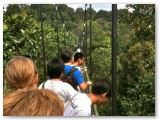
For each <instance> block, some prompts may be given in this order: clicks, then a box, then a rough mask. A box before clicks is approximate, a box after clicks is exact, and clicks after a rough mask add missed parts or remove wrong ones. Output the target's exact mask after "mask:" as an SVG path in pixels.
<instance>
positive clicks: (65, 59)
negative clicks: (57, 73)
mask: <svg viewBox="0 0 160 120" xmlns="http://www.w3.org/2000/svg"><path fill="white" fill-rule="evenodd" d="M72 55H73V52H72V51H71V50H70V49H65V50H64V51H62V53H61V56H60V57H61V59H62V60H63V62H64V63H67V62H69V61H70V60H71V59H72Z"/></svg>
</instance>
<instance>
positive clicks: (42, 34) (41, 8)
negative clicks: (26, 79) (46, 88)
mask: <svg viewBox="0 0 160 120" xmlns="http://www.w3.org/2000/svg"><path fill="white" fill-rule="evenodd" d="M40 18H41V35H42V46H43V66H44V80H46V65H45V45H44V35H43V16H42V6H41V4H40Z"/></svg>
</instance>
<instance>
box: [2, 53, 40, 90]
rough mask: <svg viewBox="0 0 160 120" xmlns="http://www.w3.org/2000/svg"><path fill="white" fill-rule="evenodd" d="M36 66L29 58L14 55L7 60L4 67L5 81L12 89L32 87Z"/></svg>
mask: <svg viewBox="0 0 160 120" xmlns="http://www.w3.org/2000/svg"><path fill="white" fill-rule="evenodd" d="M36 75H37V68H36V66H35V65H34V63H33V62H32V60H31V59H29V58H26V57H23V56H16V57H14V58H12V59H11V60H9V62H8V63H7V65H6V68H5V77H6V80H7V83H8V84H9V85H10V86H11V88H13V89H18V88H27V87H28V88H29V87H33V85H34V79H35V76H36Z"/></svg>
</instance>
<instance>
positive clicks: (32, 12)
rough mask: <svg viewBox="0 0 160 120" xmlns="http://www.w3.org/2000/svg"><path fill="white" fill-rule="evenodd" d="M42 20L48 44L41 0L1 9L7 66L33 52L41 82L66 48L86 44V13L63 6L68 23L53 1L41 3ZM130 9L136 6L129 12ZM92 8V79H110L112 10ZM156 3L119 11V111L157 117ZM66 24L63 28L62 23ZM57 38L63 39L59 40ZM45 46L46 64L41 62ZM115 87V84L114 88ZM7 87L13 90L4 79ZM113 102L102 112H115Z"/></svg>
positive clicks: (122, 113)
mask: <svg viewBox="0 0 160 120" xmlns="http://www.w3.org/2000/svg"><path fill="white" fill-rule="evenodd" d="M41 7H42V21H43V35H44V44H42V31H41V23H40V20H41V19H40V5H39V4H31V5H27V4H19V5H18V4H14V5H12V4H10V5H9V6H8V7H7V11H6V12H4V13H3V59H4V60H3V67H4V68H5V65H6V62H7V60H8V58H10V57H12V56H15V55H22V54H32V55H33V57H34V62H35V64H36V66H37V67H38V69H39V84H40V83H42V82H43V81H45V80H44V75H45V73H44V67H46V64H47V63H48V61H49V60H51V59H53V58H55V57H57V56H58V45H59V52H61V51H62V50H63V49H65V48H71V49H72V50H73V49H75V47H77V45H79V46H78V47H81V48H84V51H86V46H85V44H84V42H85V41H83V34H82V31H83V29H84V11H83V9H82V8H77V9H76V11H74V10H73V9H72V8H70V7H68V6H67V5H65V4H59V5H58V8H59V9H60V11H61V14H62V16H63V19H64V21H63V20H62V19H61V16H60V15H59V13H58V39H57V18H56V10H55V5H53V4H43V5H41ZM128 8H133V11H129V10H128ZM91 11H92V48H90V47H89V44H90V29H89V28H90V26H89V25H90V20H89V17H90V8H88V9H87V44H88V46H87V51H88V53H87V56H86V57H87V59H88V60H89V59H90V54H89V51H90V49H91V52H92V65H91V68H89V66H90V62H87V67H88V72H90V69H92V70H91V71H92V81H94V80H96V79H99V78H102V77H106V78H111V56H112V53H111V49H112V47H111V30H112V28H111V27H112V23H111V13H112V12H111V11H109V12H108V11H103V10H101V11H98V12H96V11H95V10H94V9H91ZM154 17H155V5H150V4H148V5H145V4H139V5H136V4H135V5H128V6H127V9H121V10H118V16H117V18H118V22H117V41H118V45H117V47H118V51H117V53H118V54H117V55H118V56H117V67H118V68H117V70H118V88H117V90H118V96H117V100H118V101H117V102H118V104H117V105H118V106H117V110H118V115H122V116H124V115H126V116H134V115H135V116H140V115H148V116H149V115H155V80H154V78H155V45H154V43H155V40H154V39H155V31H154V29H155V23H154V22H155V20H154V19H155V18H154ZM64 23H65V27H64ZM58 41H59V43H58ZM43 48H45V51H44V52H45V55H44V57H45V66H44V64H43V60H44V57H43ZM113 89H114V88H113ZM4 91H10V89H9V87H8V86H7V83H6V81H5V79H4ZM111 109H112V108H111V102H108V103H106V104H104V105H103V106H98V111H99V114H100V115H101V116H106V115H107V116H110V115H111Z"/></svg>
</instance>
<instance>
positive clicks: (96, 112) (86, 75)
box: [83, 62, 99, 116]
mask: <svg viewBox="0 0 160 120" xmlns="http://www.w3.org/2000/svg"><path fill="white" fill-rule="evenodd" d="M83 66H84V67H85V66H86V65H85V62H84V64H83ZM84 76H85V77H84V78H85V79H84V81H88V80H89V76H88V72H87V71H85V72H84ZM91 89H92V88H91V86H90V85H89V86H88V90H89V93H91ZM93 109H94V113H95V116H99V113H98V110H97V105H96V104H94V105H93Z"/></svg>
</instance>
